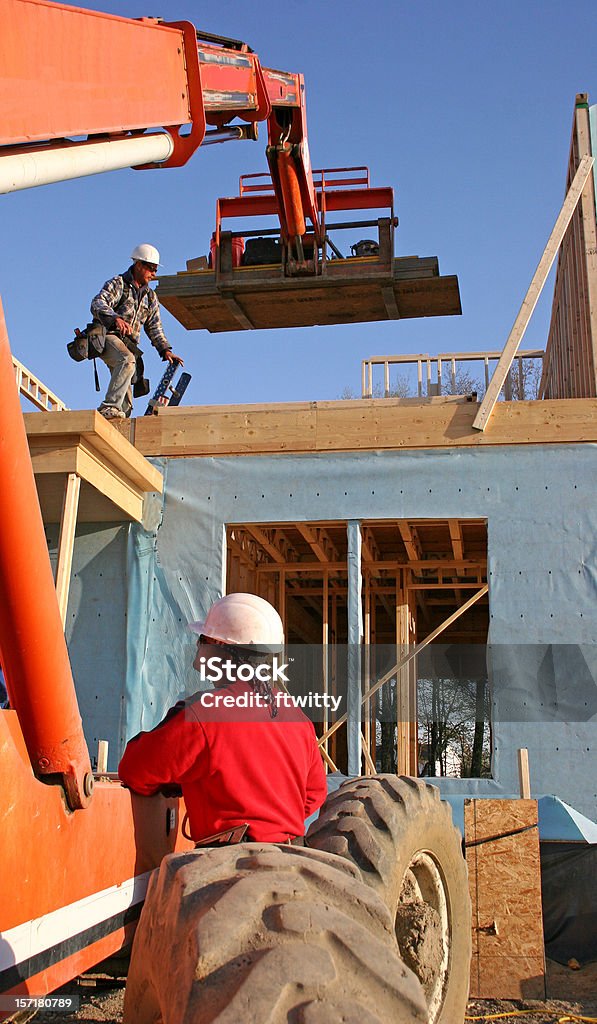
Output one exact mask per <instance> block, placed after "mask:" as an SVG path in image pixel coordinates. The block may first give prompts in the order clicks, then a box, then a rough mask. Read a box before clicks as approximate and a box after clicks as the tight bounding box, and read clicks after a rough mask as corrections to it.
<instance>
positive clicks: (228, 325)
mask: <svg viewBox="0 0 597 1024" xmlns="http://www.w3.org/2000/svg"><path fill="white" fill-rule="evenodd" d="M157 295H158V298H159V300H160V302H161V303H162V305H163V306H164V307H165V308H166V309H168V310H169V311H170V313H172V315H173V316H175V317H176V319H177V320H178V321H179V322H180V323H181V324H182V325H183V327H186V328H187V330H207V331H209V332H210V333H212V334H215V333H219V332H223V331H240V330H253V329H255V330H264V329H268V328H282V327H313V326H317V325H321V326H325V325H329V324H352V323H369V322H372V321H379V320H401V319H409V318H412V317H424V316H452V315H454V314H459V313H461V312H462V309H461V306H460V292H459V288H458V278H457V277H456V276H448V277H440V276H439V264H438V260H437V257H435V256H429V257H418V256H403V257H399V258H397V259H394V260H393V261H392V272H391V273H390V272H389V270H388V269H387V268H383V267H380V266H379V264H378V263H377V261H376V260H375V259H374V258H371V257H362V258H351V259H346V260H334V261H332V262H330V263H328V264H326V267H325V274H324V275H322V276H320V277H312V276H309V277H284V276H283V274H282V268H281V266H278V265H270V266H265V267H239V268H237V269H235V270H232V271H230V272H229V273H227V274H219V275H216V273H215V272H214V271H212V270H198V271H197V270H195V271H182V272H181V273H178V274H175V275H172V276H167V277H160V280H159V287H158V291H157Z"/></svg>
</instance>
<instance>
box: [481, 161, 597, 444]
mask: <svg viewBox="0 0 597 1024" xmlns="http://www.w3.org/2000/svg"><path fill="white" fill-rule="evenodd" d="M593 163H594V158H593V157H592V156H584V157H583V158H582V159H581V161H580V163H579V165H578V170H577V172H576V174H575V175H574V180H573V182H572V184H571V186H570V188H569V189H568V194H567V195H566V198H565V200H564V203H563V206H562V209H561V210H560V214H559V216H558V218H557V220H556V223H555V225H554V228H553V231H552V233H551V235H550V236H549V239H548V241H547V245H546V246H545V251H544V253H543V256H542V257H541V259H540V261H539V266H538V267H537V269H536V271H535V273H534V275H533V279H532V281H531V283H530V285H529V288H528V291H527V293H526V295H525V297H524V299H523V301H522V306H521V307H520V310H519V312H518V316H517V317H516V320H515V321H514V325H513V327H512V330H511V331H510V334H509V335H508V340H507V341H506V344H505V346H504V351H503V352H502V354H501V356H500V359H499V361H498V364H497V366H496V368H495V370H494V372H493V375H492V378H491V380H490V382H489V387H488V388H487V391H486V392H485V397H484V398H483V401H482V402H481V406H480V408H479V411H478V413H477V415H476V416H475V419H474V420H473V427H474V428H475V430H485V427H486V426H487V422H488V420H489V417H490V416H491V413H492V412H493V408H494V406H495V404H496V402H497V400H498V398H499V394H500V391H501V390H502V387H503V385H504V381H505V380H506V377H507V375H508V371H509V370H510V367H511V365H512V361H513V359H514V356H515V355H516V352H517V349H518V346H519V345H520V343H521V341H522V339H523V336H524V333H525V331H526V329H527V327H528V324H529V320H530V319H531V316H532V315H533V310H534V309H535V306H536V305H537V302H538V300H539V296H540V295H541V292H542V291H543V286H544V284H545V282H546V280H547V277H548V275H549V271H550V270H551V267H552V264H553V261H554V260H555V258H556V256H557V254H558V249H559V248H560V245H561V244H562V240H563V238H564V235H565V233H566V229H567V227H568V225H569V223H570V221H571V219H572V215H573V213H574V211H575V209H576V206H577V203H578V201H579V199H580V197H581V196H582V192H583V189H584V187H585V184H586V181H587V178H588V177H589V174H590V173H591V170H592V168H593Z"/></svg>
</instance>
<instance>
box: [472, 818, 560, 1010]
mask: <svg viewBox="0 0 597 1024" xmlns="http://www.w3.org/2000/svg"><path fill="white" fill-rule="evenodd" d="M464 828H465V842H466V848H467V864H468V868H469V886H470V893H471V902H472V910H473V956H472V961H471V995H473V996H475V997H477V998H523V997H527V998H535V997H536V998H539V997H540V996H541V995H544V993H545V981H544V950H543V922H542V916H541V866H540V860H539V835H538V829H537V802H536V801H535V800H467V801H465V808H464Z"/></svg>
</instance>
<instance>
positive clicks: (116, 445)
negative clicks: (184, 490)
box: [24, 411, 163, 523]
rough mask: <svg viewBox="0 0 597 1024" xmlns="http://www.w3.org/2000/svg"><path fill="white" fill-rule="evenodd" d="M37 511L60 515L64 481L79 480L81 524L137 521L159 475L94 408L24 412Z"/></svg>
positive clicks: (53, 518)
mask: <svg viewBox="0 0 597 1024" xmlns="http://www.w3.org/2000/svg"><path fill="white" fill-rule="evenodd" d="M24 419H25V427H26V430H27V437H28V440H29V449H30V452H31V461H32V463H33V470H34V473H35V479H36V484H37V489H38V495H39V499H40V504H41V507H42V515H43V517H44V521H45V522H47V523H59V522H61V519H62V509H63V499H64V489H65V480H66V479H67V478H68V477H69V476H70V475H72V474H74V475H76V476H77V477H78V478H79V479H80V480H81V490H80V499H79V507H78V520H79V521H80V522H119V521H121V520H129V521H130V520H132V521H136V522H140V521H141V519H142V515H143V501H144V497H145V494H146V493H147V492H149V491H158V492H161V490H162V487H163V480H162V475H161V473H160V472H159V470H157V469H155V467H154V466H152V465H151V464H150V463H149V462H147V460H146V459H145V458H144V457H143V456H142V455H141V454H140V453H139V452H138V451H137V450H136V449H135V448H134V447H133V445H132V444H130V442H129V441H127V440H126V439H125V438H124V437H122V435H121V434H120V433H119V432H118V431H117V430H115V429H114V428H113V427H112V426H111V424H109V423H108V422H107V421H106V420H105V419H104V418H103V416H100V414H99V413H98V412H96V411H91V412H71V411H66V412H51V413H43V412H39V413H27V414H26V415H25V417H24Z"/></svg>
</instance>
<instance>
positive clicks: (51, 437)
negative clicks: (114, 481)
mask: <svg viewBox="0 0 597 1024" xmlns="http://www.w3.org/2000/svg"><path fill="white" fill-rule="evenodd" d="M23 419H24V421H25V428H26V430H27V438H28V440H29V444H30V446H32V445H33V444H36V443H37V444H44V445H45V446H46V447H48V448H49V447H51V446H52V444H54V443H57V438H58V437H68V439H69V440H68V444H69V445H73V444H77V443H79V442H81V441H82V442H85V443H86V444H87V445H88V447H91V448H94V449H95V451H96V452H98V454H99V455H100V456H101V457H102V458H103V459H104V461H105V462H106V463H108V464H109V465H110V466H113V467H114V468H115V469H117V470H118V471H119V472H121V473H122V474H123V475H124V476H125V477H126V478H127V479H128V480H130V482H131V483H132V484H133V485H134V486H135V487H137V488H138V489H139V490H141V491H158V493H161V492H162V490H163V486H164V481H163V477H162V474H161V473H160V471H159V470H158V469H156V468H155V466H152V465H151V463H150V462H147V460H146V459H145V458H144V457H143V455H141V453H140V451H139V445H138V444H136V445H135V446H133V445H132V444H131V443H130V442H129V441H127V439H126V438H125V437H123V436H122V434H121V433H120V432H119V431H118V430H117V429H116V428H115V427H114V426H112V423H111V422H109V421H108V420H106V419H105V418H104V417H103V416H101V415H100V413H99V412H97V411H96V410H95V409H93V410H83V411H79V410H68V411H64V412H30V413H25V415H24V416H23ZM143 419H156V420H157V419H159V417H157V416H142V417H141V420H143ZM117 422H118V421H117ZM138 422H139V421H138ZM122 423H123V428H126V429H127V430H128V429H129V427H130V424H128V423H125V422H124V421H122Z"/></svg>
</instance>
